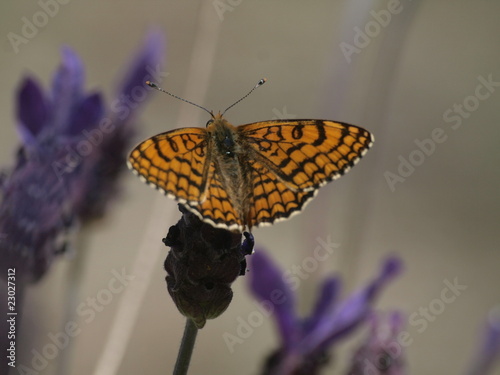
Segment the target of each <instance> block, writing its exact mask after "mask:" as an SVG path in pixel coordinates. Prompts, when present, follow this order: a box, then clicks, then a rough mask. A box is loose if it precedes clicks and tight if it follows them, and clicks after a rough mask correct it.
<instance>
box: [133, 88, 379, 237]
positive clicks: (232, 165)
mask: <svg viewBox="0 0 500 375" xmlns="http://www.w3.org/2000/svg"><path fill="white" fill-rule="evenodd" d="M264 82H265V80H261V81H259V84H257V86H255V87H254V88H253V89H255V88H256V87H258V86H259V85H261V84H263V83H264ZM148 84H150V86H151V87H154V88H157V89H159V90H160V91H164V90H162V89H160V88H159V87H157V86H156V85H155V84H153V83H148ZM253 89H252V90H251V91H250V92H252V91H253ZM250 92H249V93H248V94H247V95H246V96H248V95H249V94H250ZM168 94H170V93H168ZM170 95H172V94H170ZM172 96H174V95H172ZM246 96H245V97H246ZM245 97H243V98H245ZM243 98H242V99H243ZM242 99H240V100H239V101H241V100H242ZM182 100H183V99H182ZM184 101H186V100H184ZM239 101H238V102H239ZM238 102H236V103H238ZM236 103H235V104H236ZM191 104H193V103H191ZM195 105H196V104H195ZM233 105H234V104H233ZM231 107H232V106H231ZM231 107H229V108H231ZM201 108H203V107H201ZM229 108H228V109H229ZM203 109H205V108H203ZM205 110H206V109H205ZM206 111H207V112H209V113H210V114H211V116H212V118H211V119H210V120H209V121H208V122H207V125H206V128H195V127H193V128H181V129H176V130H172V131H167V132H165V133H161V134H158V135H155V136H153V137H151V138H149V139H146V140H145V141H143V142H141V143H139V145H137V146H136V147H135V148H134V149H133V150H132V152H131V153H130V156H129V159H128V166H129V168H130V169H132V170H133V171H134V172H135V173H136V174H138V175H139V176H140V178H141V179H142V180H143V181H145V182H146V183H148V184H149V185H151V186H153V187H154V188H157V189H159V190H161V191H162V192H163V193H164V194H165V195H167V196H169V197H171V198H173V199H175V200H177V201H178V202H179V203H181V204H182V205H183V206H185V207H186V208H187V209H188V210H189V211H191V212H193V213H194V214H196V215H197V216H198V217H199V218H200V219H201V220H203V221H204V222H206V223H209V224H211V225H212V226H214V227H217V228H223V229H226V230H230V231H239V232H241V231H243V230H244V229H245V228H248V229H249V230H250V229H251V228H252V227H259V226H264V225H271V224H273V223H275V222H278V221H281V220H285V219H288V218H290V217H291V216H293V215H294V214H296V213H298V212H300V211H301V210H302V209H303V208H304V206H305V205H306V203H307V202H309V201H310V200H311V199H312V198H313V197H314V196H315V195H316V193H317V192H318V189H319V188H320V187H321V186H323V185H325V184H326V183H327V182H329V181H331V180H334V179H336V178H338V177H340V176H342V175H343V174H344V173H346V172H347V171H349V169H350V168H351V167H352V166H353V165H354V164H356V163H357V162H358V161H359V159H360V158H361V157H362V156H363V155H364V154H365V153H366V151H367V150H368V149H369V148H370V146H371V145H372V143H373V136H372V135H371V134H370V133H369V132H368V131H367V130H365V129H363V128H360V127H357V126H354V125H350V124H347V123H343V122H335V121H329V120H309V119H306V120H272V121H262V122H254V123H250V124H246V125H240V126H233V125H232V124H231V123H229V122H228V121H227V120H226V119H225V118H224V116H223V114H224V113H220V112H219V113H217V114H214V113H213V112H210V111H208V110H206ZM226 111H227V109H226ZM224 112H225V111H224Z"/></svg>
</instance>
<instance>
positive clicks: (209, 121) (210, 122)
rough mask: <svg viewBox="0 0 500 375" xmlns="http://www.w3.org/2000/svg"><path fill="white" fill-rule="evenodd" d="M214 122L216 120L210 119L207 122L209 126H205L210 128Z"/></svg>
mask: <svg viewBox="0 0 500 375" xmlns="http://www.w3.org/2000/svg"><path fill="white" fill-rule="evenodd" d="M213 122H214V119H210V120H208V121H207V124H206V125H205V126H206V127H208V125H211V124H213Z"/></svg>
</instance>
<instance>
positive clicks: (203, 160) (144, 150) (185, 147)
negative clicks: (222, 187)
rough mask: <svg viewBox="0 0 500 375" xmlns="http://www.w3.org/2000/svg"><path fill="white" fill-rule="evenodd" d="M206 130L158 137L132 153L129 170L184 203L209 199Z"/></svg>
mask: <svg viewBox="0 0 500 375" xmlns="http://www.w3.org/2000/svg"><path fill="white" fill-rule="evenodd" d="M207 143H208V139H207V132H206V130H205V129H203V128H182V129H177V130H172V131H169V132H166V133H161V134H158V135H155V136H154V137H152V138H149V139H147V140H145V141H144V142H142V143H140V144H139V145H137V146H136V147H135V148H134V149H133V150H132V152H131V153H130V156H129V159H128V163H127V164H128V166H129V168H131V169H132V170H133V171H134V172H135V173H137V174H138V175H139V176H140V177H141V178H142V179H143V180H144V181H145V182H146V183H148V184H149V185H151V186H153V187H155V188H157V189H160V190H161V191H163V193H164V194H165V195H168V196H170V197H172V198H174V199H176V200H178V201H180V202H181V203H186V202H199V201H202V200H203V199H204V197H205V190H206V186H207V180H208V174H209V165H210V155H209V154H208V152H209V150H208V147H207Z"/></svg>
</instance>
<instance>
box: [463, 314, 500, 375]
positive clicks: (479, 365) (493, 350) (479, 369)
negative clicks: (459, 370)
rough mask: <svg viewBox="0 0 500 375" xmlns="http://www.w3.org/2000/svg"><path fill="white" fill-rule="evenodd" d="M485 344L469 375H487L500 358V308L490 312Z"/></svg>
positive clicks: (480, 349)
mask: <svg viewBox="0 0 500 375" xmlns="http://www.w3.org/2000/svg"><path fill="white" fill-rule="evenodd" d="M488 318H489V319H488V321H487V323H486V329H485V331H486V332H485V333H484V337H483V343H482V345H481V347H480V348H479V350H478V353H477V354H476V358H475V360H474V361H473V363H472V366H471V368H470V370H469V371H468V372H467V374H468V375H486V374H488V373H490V370H491V369H492V368H493V365H494V364H495V362H497V361H498V360H499V358H500V307H497V308H496V309H493V310H491V311H490V314H489V317H488Z"/></svg>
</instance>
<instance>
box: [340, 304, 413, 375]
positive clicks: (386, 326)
mask: <svg viewBox="0 0 500 375" xmlns="http://www.w3.org/2000/svg"><path fill="white" fill-rule="evenodd" d="M369 322H370V332H369V335H368V338H367V340H366V342H365V343H364V344H363V345H362V346H361V347H360V348H359V349H358V350H357V351H356V354H355V355H354V358H353V361H352V366H351V369H350V370H349V372H348V375H364V374H372V375H382V374H384V375H404V374H406V365H405V361H404V359H403V352H402V347H401V344H399V341H398V335H399V333H400V332H401V330H402V329H403V325H404V322H403V315H402V314H400V313H399V312H394V313H392V314H390V315H389V316H388V317H386V316H385V315H384V314H382V313H373V314H371V315H370V317H369Z"/></svg>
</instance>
